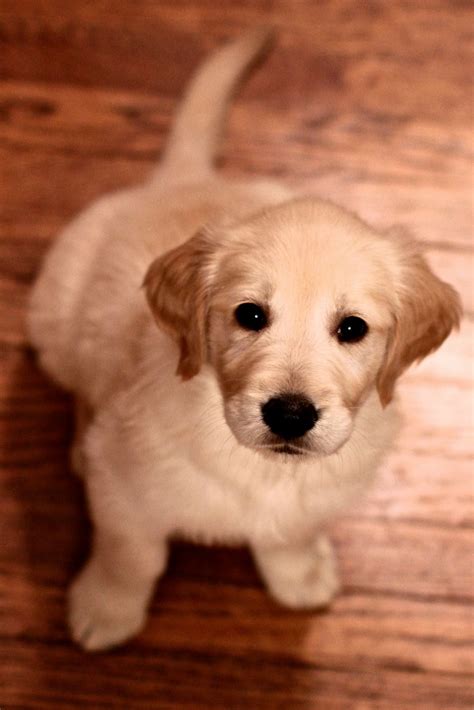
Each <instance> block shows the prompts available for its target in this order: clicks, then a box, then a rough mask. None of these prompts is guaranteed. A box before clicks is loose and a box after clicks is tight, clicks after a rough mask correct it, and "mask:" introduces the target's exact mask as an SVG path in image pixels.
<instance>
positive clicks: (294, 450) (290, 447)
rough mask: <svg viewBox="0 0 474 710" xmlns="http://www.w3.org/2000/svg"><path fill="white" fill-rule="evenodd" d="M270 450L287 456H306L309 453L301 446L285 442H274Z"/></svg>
mask: <svg viewBox="0 0 474 710" xmlns="http://www.w3.org/2000/svg"><path fill="white" fill-rule="evenodd" d="M271 450H272V451H273V452H274V453H276V454H286V455H288V456H307V455H308V454H309V453H310V452H309V451H308V450H307V449H303V448H302V447H301V446H295V445H294V444H289V443H287V442H286V443H284V444H275V445H274V446H272V447H271Z"/></svg>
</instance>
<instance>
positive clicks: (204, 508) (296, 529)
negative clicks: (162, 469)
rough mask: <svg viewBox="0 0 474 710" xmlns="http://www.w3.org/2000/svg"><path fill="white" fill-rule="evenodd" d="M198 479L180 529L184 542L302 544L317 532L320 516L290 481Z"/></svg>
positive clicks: (292, 481)
mask: <svg viewBox="0 0 474 710" xmlns="http://www.w3.org/2000/svg"><path fill="white" fill-rule="evenodd" d="M193 478H194V479H195V482H196V483H197V485H196V490H195V491H194V492H193V490H192V489H193V488H194V486H192V487H191V489H190V491H189V493H190V500H189V506H187V508H186V513H185V515H184V519H183V520H182V521H181V525H180V526H179V527H180V532H181V534H183V535H184V536H191V537H192V538H193V539H195V540H202V541H203V542H209V543H212V542H222V543H226V542H228V543H240V542H244V543H247V542H251V543H254V544H259V545H276V544H283V543H284V544H288V543H290V544H291V543H294V544H297V543H299V542H300V541H302V540H304V539H306V538H308V537H309V536H310V535H311V534H312V533H313V532H314V530H315V529H316V527H317V524H318V519H317V518H318V516H317V514H316V511H315V510H314V509H313V507H312V506H311V505H308V499H306V498H305V496H304V491H303V490H302V487H301V486H300V485H298V483H297V482H296V481H294V480H291V479H289V478H288V479H287V480H285V479H281V480H275V479H269V480H265V479H263V480H262V479H260V480H259V476H258V474H256V475H254V476H252V475H251V474H250V475H249V476H248V477H247V476H245V477H242V476H241V477H240V480H239V481H238V482H237V483H235V482H232V481H229V479H228V478H227V480H219V479H213V478H209V477H207V476H205V477H204V476H202V477H201V475H200V474H199V473H198V474H196V473H195V474H194V476H193ZM243 478H244V480H242V479H243ZM200 479H201V480H200ZM198 489H199V493H198ZM193 493H194V494H195V495H193ZM180 517H181V516H180Z"/></svg>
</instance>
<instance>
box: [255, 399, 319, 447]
mask: <svg viewBox="0 0 474 710" xmlns="http://www.w3.org/2000/svg"><path fill="white" fill-rule="evenodd" d="M262 417H263V421H264V422H265V424H266V425H267V427H268V428H269V429H270V431H271V432H273V434H277V436H281V438H282V439H286V440H288V439H296V438H297V437H298V436H303V434H306V432H307V431H309V430H310V429H312V428H313V427H314V425H315V424H316V422H317V420H318V412H317V411H316V408H315V406H314V405H313V403H312V402H311V401H310V400H309V399H308V398H307V397H304V396H303V395H301V394H284V395H282V396H281V397H272V398H271V399H269V400H268V402H265V404H263V405H262Z"/></svg>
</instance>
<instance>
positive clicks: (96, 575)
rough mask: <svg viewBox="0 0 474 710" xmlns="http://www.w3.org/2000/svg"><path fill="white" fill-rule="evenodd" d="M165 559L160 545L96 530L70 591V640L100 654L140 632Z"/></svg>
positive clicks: (135, 535) (134, 535)
mask: <svg viewBox="0 0 474 710" xmlns="http://www.w3.org/2000/svg"><path fill="white" fill-rule="evenodd" d="M166 560H167V545H166V543H165V542H164V541H162V542H161V543H160V542H156V541H154V540H153V541H152V540H149V539H147V538H146V537H145V536H144V535H140V534H137V533H131V534H130V535H126V536H125V535H121V534H120V535H118V534H116V533H110V532H108V531H105V530H101V529H98V530H96V532H95V535H94V541H93V551H92V555H91V558H90V559H89V561H88V562H87V564H86V566H85V567H84V569H83V570H82V572H81V573H80V574H79V575H78V577H77V578H76V580H75V581H74V582H73V584H72V586H71V589H70V592H69V625H70V628H71V633H72V636H73V638H74V640H75V641H76V642H77V643H79V644H80V645H81V646H82V647H83V648H84V649H86V650H87V651H98V650H101V649H106V648H110V647H111V646H116V645H117V644H120V643H122V642H123V641H126V640H127V639H129V638H130V637H131V636H134V635H135V634H136V633H138V631H140V629H141V628H142V626H143V624H144V622H145V615H146V610H147V606H148V602H149V600H150V597H151V594H152V592H153V586H154V582H155V580H156V578H157V577H158V576H159V575H160V574H161V573H162V572H163V570H164V568H165V566H166Z"/></svg>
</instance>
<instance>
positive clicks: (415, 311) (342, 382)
mask: <svg viewBox="0 0 474 710" xmlns="http://www.w3.org/2000/svg"><path fill="white" fill-rule="evenodd" d="M145 284H146V291H147V297H148V301H149V303H150V306H151V308H152V311H153V313H154V315H155V318H156V320H157V322H158V324H159V325H160V326H161V327H162V328H163V329H164V330H165V331H167V332H168V333H169V334H170V335H171V336H172V337H173V338H174V339H175V340H176V342H177V343H178V345H179V349H180V359H179V364H178V373H179V374H180V375H181V376H182V377H183V379H189V378H190V377H193V376H194V375H196V374H197V373H198V372H199V370H200V368H201V366H202V365H203V363H205V362H206V363H209V364H210V365H211V367H212V368H213V369H214V371H215V373H216V376H217V379H218V382H219V385H220V389H221V392H222V397H223V404H224V414H225V418H226V421H227V423H228V425H229V427H230V429H231V430H232V432H233V434H234V435H235V437H236V439H237V440H238V441H239V442H240V443H241V444H243V445H245V446H248V447H250V448H253V449H258V450H261V451H262V453H266V454H270V455H281V454H294V455H304V454H311V453H312V454H317V455H329V454H332V453H334V452H335V451H337V450H338V449H339V448H340V447H341V446H342V445H343V444H344V442H345V441H347V439H348V438H349V436H350V434H351V432H352V429H353V426H354V420H355V417H356V415H357V411H358V409H359V407H360V406H361V404H362V403H363V402H364V401H365V399H366V398H367V396H368V395H369V393H370V392H371V391H372V390H373V389H374V388H376V389H377V391H378V393H379V397H380V400H381V402H382V405H384V406H385V405H387V404H388V403H389V402H390V400H391V399H392V396H393V390H394V386H395V382H396V380H397V378H398V376H399V375H400V374H401V373H402V372H403V371H404V370H405V369H406V368H407V367H408V366H409V365H410V364H411V363H412V362H413V361H416V360H420V359H422V358H423V357H425V356H426V355H427V354H428V353H430V352H432V351H433V350H435V349H436V348H437V347H439V346H440V345H441V343H442V342H443V341H444V339H445V338H446V337H447V336H448V334H449V332H450V331H451V329H452V328H453V326H456V325H457V324H458V322H459V317H460V304H459V299H458V296H457V294H456V292H455V291H454V290H453V289H452V288H451V287H450V286H448V285H447V284H445V283H443V282H442V281H440V280H439V279H438V278H437V277H436V276H435V275H434V274H433V273H432V272H431V270H430V269H429V267H428V266H427V264H426V262H425V261H424V259H423V258H422V256H421V255H420V254H419V252H418V251H417V249H416V247H415V246H414V244H413V242H411V241H409V240H408V239H407V238H405V237H401V236H397V235H387V236H383V235H379V234H377V233H376V232H374V231H373V230H371V229H370V228H369V227H367V226H366V225H365V224H364V223H362V222H361V221H360V220H358V219H357V218H356V217H354V216H352V215H350V214H348V213H346V212H344V211H343V210H341V209H339V208H337V207H335V206H333V205H331V204H328V203H323V202H320V201H316V200H299V201H294V202H291V203H287V204H285V205H282V206H279V207H274V208H271V209H269V210H268V211H265V212H262V213H260V214H258V215H257V216H255V217H253V218H252V219H249V220H248V221H247V222H245V223H243V224H239V225H236V226H234V227H232V228H228V229H227V230H225V232H224V231H223V232H220V233H216V234H212V233H210V232H202V233H199V234H198V235H196V236H194V237H193V238H192V239H190V240H189V241H188V242H186V243H185V244H183V245H181V246H179V247H177V248H176V249H173V250H172V251H170V252H168V253H166V254H165V255H163V256H161V257H160V258H158V259H157V260H156V261H155V262H154V263H153V264H152V265H151V267H150V269H149V272H148V274H147V277H146V281H145Z"/></svg>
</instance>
